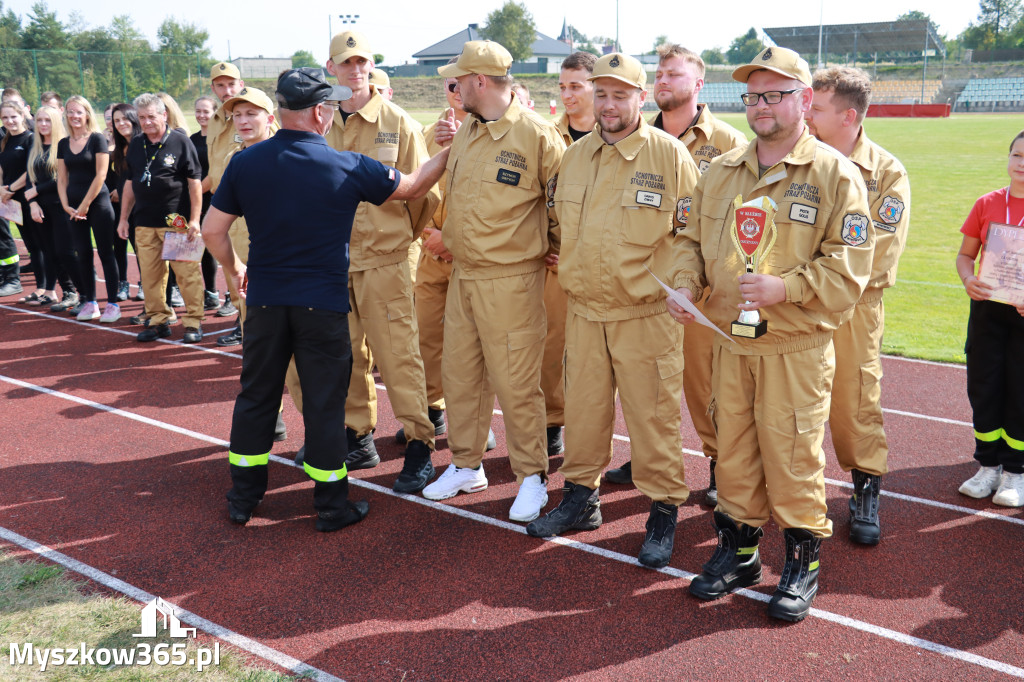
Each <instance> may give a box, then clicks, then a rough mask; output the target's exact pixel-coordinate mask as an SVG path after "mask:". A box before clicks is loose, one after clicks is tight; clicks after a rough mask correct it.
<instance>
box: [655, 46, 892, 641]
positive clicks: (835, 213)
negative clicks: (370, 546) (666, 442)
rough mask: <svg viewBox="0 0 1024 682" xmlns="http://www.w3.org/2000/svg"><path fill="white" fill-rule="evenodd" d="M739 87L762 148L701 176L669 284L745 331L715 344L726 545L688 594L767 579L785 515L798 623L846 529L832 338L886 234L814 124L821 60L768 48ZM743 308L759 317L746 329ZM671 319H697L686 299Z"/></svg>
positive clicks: (707, 594) (856, 180)
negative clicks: (838, 511)
mask: <svg viewBox="0 0 1024 682" xmlns="http://www.w3.org/2000/svg"><path fill="white" fill-rule="evenodd" d="M733 78H734V79H735V80H737V81H739V82H741V83H746V85H747V92H745V93H744V94H743V95H741V99H742V101H743V103H744V104H745V105H746V107H747V122H748V123H749V125H750V127H751V129H752V130H753V131H754V134H755V135H756V137H755V139H754V140H753V141H751V142H750V143H749V144H748V145H747V146H745V147H739V148H737V149H734V150H732V151H729V152H726V153H725V154H723V155H722V156H720V157H719V158H717V159H716V160H715V161H714V162H713V163H712V164H711V166H710V167H709V168H708V170H707V172H706V173H704V174H703V175H702V176H701V179H700V182H699V183H698V184H697V189H696V191H695V192H694V196H693V205H692V209H691V211H690V216H689V224H688V225H687V226H686V229H685V230H683V232H682V234H681V237H682V238H681V239H678V240H677V241H676V251H675V264H674V267H673V269H672V271H671V272H670V277H669V280H668V283H669V284H671V285H672V286H674V287H676V288H677V290H678V291H679V292H680V293H681V294H683V295H684V296H686V297H688V298H690V299H691V300H699V299H700V298H701V296H702V295H703V294H704V291H705V287H708V288H709V290H708V295H707V301H706V303H705V307H704V312H705V314H706V315H707V316H708V317H709V318H710V319H711V320H712V321H714V322H715V323H716V324H717V325H718V326H719V327H720V328H721V329H723V330H725V331H727V332H731V333H732V335H733V342H732V343H730V342H728V341H725V340H724V339H722V340H719V339H720V337H716V340H715V349H714V367H713V372H712V387H711V390H712V403H713V405H714V415H715V424H716V427H717V430H718V464H717V466H716V469H715V474H716V479H717V483H718V506H717V507H716V508H715V513H714V525H715V529H716V531H717V534H718V546H717V547H716V548H715V550H714V552H713V554H712V556H711V559H710V560H709V561H708V562H707V563H706V564H704V568H703V572H702V573H701V574H700V575H699V576H697V577H696V578H695V579H694V580H693V581H692V582H691V583H690V592H691V593H692V594H693V595H694V596H696V597H699V598H701V599H717V598H719V597H722V596H725V595H726V594H728V593H729V592H731V591H733V590H735V589H737V588H740V587H746V586H749V585H754V584H756V583H758V582H760V581H761V559H760V555H759V553H758V540H759V538H760V536H761V534H762V531H761V526H763V525H764V524H765V523H767V522H768V519H769V518H770V517H774V518H775V522H776V523H777V524H778V525H779V526H780V527H781V528H782V529H783V535H784V537H785V541H786V554H785V556H786V563H785V565H784V567H783V569H782V573H781V576H782V577H781V579H780V581H779V585H778V588H777V589H776V591H775V594H774V596H773V597H772V599H771V602H770V604H769V608H768V613H769V615H771V616H772V617H774V618H780V619H783V620H789V621H799V620H802V619H804V618H805V617H806V616H807V613H808V612H809V611H810V607H811V602H812V600H813V599H814V596H815V594H817V591H818V571H819V555H820V551H821V541H822V540H823V539H824V538H827V537H829V536H830V535H831V534H832V522H831V521H830V520H829V518H828V516H827V511H828V510H827V509H826V505H825V453H824V451H823V450H822V447H821V445H822V441H823V439H824V436H825V420H826V419H827V417H828V411H829V395H830V393H831V390H832V376H833V374H834V372H835V354H834V352H833V347H832V334H833V332H834V331H835V330H836V329H837V328H838V327H839V325H840V323H841V322H842V319H843V313H844V312H845V311H846V310H848V309H849V308H851V307H852V306H853V305H854V304H855V303H856V302H857V301H858V300H859V299H860V296H861V293H862V292H863V290H864V287H865V286H866V285H867V283H868V280H869V278H870V275H871V264H872V256H873V246H874V233H873V231H871V230H870V229H868V226H869V224H870V219H869V218H868V216H869V206H868V200H867V192H866V191H865V188H864V180H863V178H861V177H860V174H859V173H858V172H857V170H856V168H855V167H854V166H853V165H852V164H851V163H850V162H849V161H848V160H847V159H846V158H844V157H843V156H842V154H840V153H839V152H837V151H836V150H835V149H833V148H831V147H829V146H828V145H825V144H823V143H821V142H819V141H818V140H815V139H814V138H813V137H811V135H810V133H808V131H807V127H806V126H805V125H804V113H805V112H806V111H807V110H808V109H809V108H810V106H811V99H812V91H811V75H810V71H809V69H808V67H807V62H805V61H804V60H803V59H801V58H800V56H799V55H798V54H797V53H795V52H793V51H792V50H788V49H786V48H781V47H769V48H765V49H764V50H763V51H762V52H761V53H760V54H758V55H757V56H756V57H754V59H753V60H752V61H751V63H750V64H747V65H744V66H741V67H739V68H737V69H736V70H735V71H733ZM752 203H754V204H757V205H758V206H760V208H756V207H755V206H751V204H752ZM758 211H759V212H760V213H758ZM757 215H760V220H761V222H760V223H759V222H758V220H757V219H756V218H755V216H757ZM765 235H774V237H773V239H774V241H771V239H772V238H770V237H768V236H765ZM751 239H753V240H755V241H756V242H758V244H759V245H758V247H757V249H755V250H754V251H753V254H754V255H755V256H756V255H757V254H758V253H759V251H758V250H759V249H761V248H762V247H763V248H764V249H766V250H767V249H769V247H772V245H773V248H771V249H770V255H769V256H768V258H767V259H766V262H764V263H763V264H761V265H760V268H761V270H763V271H764V272H759V271H758V267H757V266H758V263H757V261H756V260H755V261H754V262H753V266H752V267H749V269H748V264H749V263H750V261H748V260H747V258H749V257H751V253H750V252H749V251H748V250H747V249H748V244H749V241H750V240H751ZM744 240H747V241H744ZM760 253H762V254H763V253H764V252H763V251H761V252H760ZM741 311H750V312H755V313H759V314H758V315H756V316H748V315H743V314H740V316H739V319H737V314H738V313H741ZM669 312H670V313H671V314H672V316H673V317H674V318H675V319H676V320H677V321H679V322H684V323H685V322H690V321H692V320H693V316H692V315H690V314H689V313H687V312H685V311H684V310H683V308H681V307H680V306H678V305H676V304H675V303H672V302H670V303H669ZM749 317H757V318H759V320H752V319H749Z"/></svg>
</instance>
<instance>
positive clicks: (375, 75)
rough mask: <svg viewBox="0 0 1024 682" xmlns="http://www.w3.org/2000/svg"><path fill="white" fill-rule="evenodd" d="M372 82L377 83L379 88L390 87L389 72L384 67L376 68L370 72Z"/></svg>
mask: <svg viewBox="0 0 1024 682" xmlns="http://www.w3.org/2000/svg"><path fill="white" fill-rule="evenodd" d="M370 82H371V83H373V84H374V85H376V86H377V87H378V88H390V87H391V79H390V78H388V74H387V72H386V71H384V70H383V69H374V70H373V71H371V72H370Z"/></svg>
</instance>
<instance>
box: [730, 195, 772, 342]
mask: <svg viewBox="0 0 1024 682" xmlns="http://www.w3.org/2000/svg"><path fill="white" fill-rule="evenodd" d="M732 205H733V209H734V211H733V222H732V229H731V230H730V234H731V235H732V241H733V244H734V245H735V246H736V251H737V252H739V254H740V260H742V261H743V265H744V268H745V270H746V272H750V273H754V272H757V270H758V268H759V267H760V265H761V263H762V262H763V261H764V257H765V256H766V255H767V253H768V252H769V251H771V248H772V247H773V246H774V245H775V237H776V236H778V230H777V229H776V227H775V222H774V220H773V219H774V218H775V212H776V211H777V210H778V206H776V204H775V202H774V201H772V199H771V197H761V198H759V199H751V200H750V201H748V202H746V203H743V196H742V195H737V196H736V198H735V199H734V200H733V202H732ZM747 303H750V301H747ZM766 331H768V323H767V322H766V321H765V320H762V319H761V315H760V314H759V313H758V311H756V310H743V311H740V315H739V318H737V319H736V321H735V322H733V323H732V335H733V336H740V337H743V338H745V339H756V338H758V337H759V336H761V335H762V334H764V333H765V332H766Z"/></svg>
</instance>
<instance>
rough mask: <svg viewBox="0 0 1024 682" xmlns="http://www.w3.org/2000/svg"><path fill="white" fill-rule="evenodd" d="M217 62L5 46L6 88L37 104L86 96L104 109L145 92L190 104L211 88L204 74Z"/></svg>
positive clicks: (1, 77)
mask: <svg viewBox="0 0 1024 682" xmlns="http://www.w3.org/2000/svg"><path fill="white" fill-rule="evenodd" d="M212 63H213V62H212V61H209V60H203V59H202V58H201V57H198V56H196V55H184V54H164V53H128V52H73V51H68V50H24V49H13V48H0V85H2V86H3V87H14V88H17V89H18V90H20V91H21V94H22V96H23V97H24V98H25V101H26V102H28V103H29V104H33V105H35V104H38V103H39V95H40V94H41V93H43V92H46V91H47V90H53V91H54V92H56V93H58V94H59V95H60V96H61V97H63V98H64V99H67V98H68V97H69V96H70V95H84V96H85V98H86V99H88V100H89V101H90V102H91V103H92V105H93V107H94V108H99V109H101V110H102V109H103V108H105V107H106V105H107V104H109V103H110V102H130V101H131V100H132V99H133V98H134V97H135V96H136V95H139V94H141V93H143V92H158V91H163V92H166V93H168V94H170V95H171V96H172V97H174V98H175V99H176V100H179V101H182V102H188V101H190V100H191V99H194V98H196V97H198V96H199V95H200V94H203V93H204V92H206V90H207V89H208V87H207V82H206V78H205V75H204V71H205V70H206V69H207V68H208V67H209V66H210V65H211V64H212Z"/></svg>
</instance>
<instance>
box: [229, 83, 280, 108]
mask: <svg viewBox="0 0 1024 682" xmlns="http://www.w3.org/2000/svg"><path fill="white" fill-rule="evenodd" d="M239 102H249V103H250V104H255V105H256V106H258V107H259V108H260V109H263V110H264V111H266V112H267V113H268V114H273V113H274V102H273V101H272V100H271V99H270V98H269V97H267V94H266V93H265V92H263V91H262V90H260V89H259V88H250V87H244V88H242V90H241V92H239V93H238V94H237V95H235V96H234V97H232V98H231V99H229V100H228V101H227V102H224V112H225V113H228V114H230V113H231V112H232V111H234V110H235V107H236V106H237V105H238V103H239Z"/></svg>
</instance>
